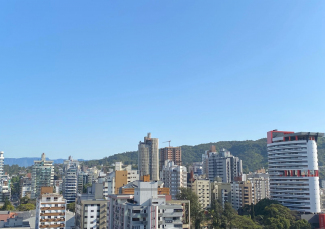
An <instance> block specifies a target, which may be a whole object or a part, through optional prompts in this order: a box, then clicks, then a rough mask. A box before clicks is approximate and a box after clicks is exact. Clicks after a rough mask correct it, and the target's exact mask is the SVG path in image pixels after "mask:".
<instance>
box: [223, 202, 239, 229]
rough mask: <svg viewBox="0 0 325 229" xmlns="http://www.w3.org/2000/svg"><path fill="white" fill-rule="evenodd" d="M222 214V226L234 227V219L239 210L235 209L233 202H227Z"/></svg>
mask: <svg viewBox="0 0 325 229" xmlns="http://www.w3.org/2000/svg"><path fill="white" fill-rule="evenodd" d="M222 216H223V220H222V221H223V222H222V224H223V225H222V226H223V227H224V228H228V227H229V228H232V227H233V225H232V224H233V220H234V219H235V218H236V216H237V212H236V211H235V209H233V208H232V206H231V204H230V203H228V202H226V203H225V207H224V210H223V212H222Z"/></svg>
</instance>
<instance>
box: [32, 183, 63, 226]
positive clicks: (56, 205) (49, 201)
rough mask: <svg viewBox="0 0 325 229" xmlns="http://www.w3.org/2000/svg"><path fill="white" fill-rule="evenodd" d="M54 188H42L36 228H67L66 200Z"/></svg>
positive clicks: (37, 209)
mask: <svg viewBox="0 0 325 229" xmlns="http://www.w3.org/2000/svg"><path fill="white" fill-rule="evenodd" d="M52 191H53V187H41V190H40V196H39V197H38V198H37V202H36V221H35V228H36V229H39V228H60V229H65V226H66V204H67V202H66V200H65V199H64V198H63V196H62V195H60V194H58V193H52Z"/></svg>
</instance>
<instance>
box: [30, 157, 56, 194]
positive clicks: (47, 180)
mask: <svg viewBox="0 0 325 229" xmlns="http://www.w3.org/2000/svg"><path fill="white" fill-rule="evenodd" d="M53 180H54V166H53V161H46V157H45V153H43V154H42V157H41V160H40V161H34V165H33V170H32V193H31V198H32V199H36V198H37V197H39V195H40V190H41V187H53Z"/></svg>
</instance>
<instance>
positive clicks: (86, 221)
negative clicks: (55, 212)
mask: <svg viewBox="0 0 325 229" xmlns="http://www.w3.org/2000/svg"><path fill="white" fill-rule="evenodd" d="M107 203H108V200H106V199H105V198H104V195H103V186H102V184H96V183H93V185H92V187H89V188H88V193H87V194H80V193H78V194H77V199H76V213H75V228H76V229H85V228H87V229H92V228H99V229H107V214H108V213H107ZM108 228H109V227H108Z"/></svg>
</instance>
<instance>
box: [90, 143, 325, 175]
mask: <svg viewBox="0 0 325 229" xmlns="http://www.w3.org/2000/svg"><path fill="white" fill-rule="evenodd" d="M317 144H318V160H319V166H320V168H321V169H320V170H321V174H322V177H323V174H324V175H325V172H323V169H322V166H324V165H325V139H324V138H319V139H318V143H317ZM211 145H215V146H216V148H217V150H220V149H222V148H225V149H227V150H229V151H230V152H231V154H232V155H234V156H237V157H239V158H240V159H242V160H243V169H244V171H245V172H248V171H255V170H257V169H259V168H262V167H265V168H267V151H266V138H262V139H259V140H256V141H252V140H247V141H220V142H215V143H205V144H200V145H196V146H188V145H184V146H181V147H182V161H183V164H184V165H188V164H190V163H192V162H196V161H201V160H202V154H203V153H204V151H205V150H208V149H210V146H211ZM137 160H138V152H137V151H133V152H125V153H120V154H115V155H112V156H109V157H105V158H103V159H101V160H91V161H86V162H84V164H86V165H88V166H94V165H106V166H107V165H111V164H112V163H114V162H116V161H122V162H123V163H124V164H137V163H138V162H137Z"/></svg>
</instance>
